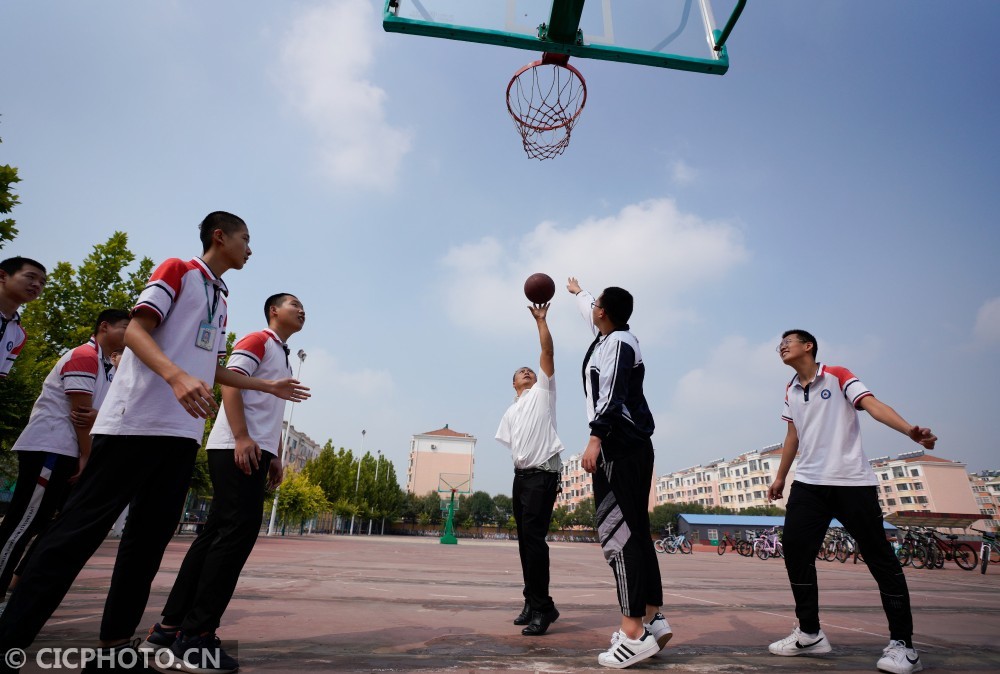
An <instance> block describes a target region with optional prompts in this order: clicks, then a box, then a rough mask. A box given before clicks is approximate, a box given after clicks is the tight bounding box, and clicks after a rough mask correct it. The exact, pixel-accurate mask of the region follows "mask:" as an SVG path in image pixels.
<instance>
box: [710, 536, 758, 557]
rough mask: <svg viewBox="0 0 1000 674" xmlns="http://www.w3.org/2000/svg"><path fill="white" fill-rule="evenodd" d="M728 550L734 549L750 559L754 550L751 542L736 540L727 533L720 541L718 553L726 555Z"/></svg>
mask: <svg viewBox="0 0 1000 674" xmlns="http://www.w3.org/2000/svg"><path fill="white" fill-rule="evenodd" d="M727 548H732V549H733V550H735V551H736V552H737V553H738V554H740V555H742V556H743V557H749V556H750V554H752V553H753V549H752V548H751V546H750V542H749V541H745V540H736V539H735V538H733V536H732V534H730V533H729V532H728V531H727V532H726V535H725V537H724V538H723V539H722V540H721V541H719V548H718V550H717V552H718V553H719V554H720V555H724V554H726V549H727Z"/></svg>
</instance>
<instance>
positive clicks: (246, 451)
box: [222, 375, 260, 475]
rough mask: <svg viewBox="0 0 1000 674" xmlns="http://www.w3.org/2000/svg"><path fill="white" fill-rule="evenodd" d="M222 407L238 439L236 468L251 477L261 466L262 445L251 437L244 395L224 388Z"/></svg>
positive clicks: (235, 459) (233, 389)
mask: <svg viewBox="0 0 1000 674" xmlns="http://www.w3.org/2000/svg"><path fill="white" fill-rule="evenodd" d="M240 376H245V375H240ZM222 405H223V410H224V411H225V413H226V420H227V421H229V428H230V430H232V432H233V437H234V438H235V439H236V448H235V449H234V450H233V461H235V462H236V467H237V468H239V469H240V470H241V471H243V474H244V475H249V474H250V473H251V472H252V471H253V470H256V469H257V467H258V466H259V465H260V445H258V444H257V441H256V440H254V439H253V438H251V437H250V431H249V430H248V429H247V417H246V410H245V409H244V407H243V394H242V393H240V391H239V389H235V388H232V387H231V386H223V387H222Z"/></svg>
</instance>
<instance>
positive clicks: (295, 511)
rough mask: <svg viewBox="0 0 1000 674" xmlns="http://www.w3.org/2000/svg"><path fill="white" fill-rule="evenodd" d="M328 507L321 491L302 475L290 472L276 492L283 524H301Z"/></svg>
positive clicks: (286, 474)
mask: <svg viewBox="0 0 1000 674" xmlns="http://www.w3.org/2000/svg"><path fill="white" fill-rule="evenodd" d="M329 507H330V504H329V502H328V501H327V500H326V496H325V495H324V494H323V489H322V488H321V487H320V486H319V485H318V484H313V483H312V482H310V481H309V478H307V477H306V476H305V475H303V474H302V473H300V472H298V471H295V470H290V471H288V472H287V473H285V479H284V481H283V482H282V483H281V489H279V490H278V515H279V517H281V521H282V522H284V523H285V524H301V523H302V522H305V521H306V520H308V519H311V518H313V517H315V516H316V515H318V514H319V513H320V512H322V511H323V510H326V509H328V508H329Z"/></svg>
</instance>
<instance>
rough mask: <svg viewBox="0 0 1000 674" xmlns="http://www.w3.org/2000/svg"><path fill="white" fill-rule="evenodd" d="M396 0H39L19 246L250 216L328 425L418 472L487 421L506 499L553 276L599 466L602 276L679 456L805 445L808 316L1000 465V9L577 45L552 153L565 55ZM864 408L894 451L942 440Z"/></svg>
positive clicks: (233, 281)
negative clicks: (390, 0) (489, 36)
mask: <svg viewBox="0 0 1000 674" xmlns="http://www.w3.org/2000/svg"><path fill="white" fill-rule="evenodd" d="M381 5H382V3H381V2H380V1H379V0H325V1H319V0H316V1H311V2H294V3H293V2H289V3H271V2H261V1H255V2H246V1H244V2H236V1H235V0H230V1H217V2H211V3H204V2H193V1H188V2H180V1H175V2H158V3H135V2H125V1H123V0H119V1H115V2H104V3H96V4H95V3H71V2H50V3H38V2H28V1H27V0H11V1H9V2H5V3H4V4H3V8H2V9H0V60H2V62H3V63H4V64H5V67H4V74H3V77H2V80H0V115H2V116H0V138H2V139H3V141H4V142H3V145H0V163H10V164H12V165H14V166H17V167H18V168H19V171H20V175H21V178H22V180H23V181H22V182H21V183H20V184H19V186H18V193H19V195H20V198H21V201H22V204H21V205H20V206H18V207H17V208H16V209H15V211H14V216H15V217H16V219H17V222H18V226H19V228H20V230H21V234H20V236H19V237H18V238H17V240H15V241H14V242H13V243H12V244H9V245H8V246H7V248H6V249H5V250H4V253H5V254H11V255H13V254H23V255H27V256H30V257H35V258H38V259H40V260H43V261H45V262H48V263H52V264H54V263H55V262H56V261H59V260H69V261H71V262H74V263H77V262H79V261H80V260H81V259H82V258H83V256H84V255H86V253H87V252H88V251H89V250H90V248H91V247H92V246H93V245H94V244H95V243H97V242H100V241H103V240H105V239H106V238H107V236H108V235H109V234H110V233H111V232H112V231H114V230H124V231H127V232H128V233H129V236H130V244H131V247H132V249H133V250H135V251H136V252H137V253H138V254H140V255H148V256H150V257H152V258H154V260H157V261H159V260H161V259H163V258H165V257H173V256H176V257H185V258H186V257H191V256H193V255H195V254H197V253H198V252H199V247H198V242H197V238H196V237H197V231H196V229H195V227H196V225H197V223H198V222H199V220H200V219H201V218H202V217H203V216H204V215H205V214H206V213H207V212H209V211H211V210H216V209H225V210H230V211H232V212H235V213H237V214H239V215H241V216H242V217H244V218H245V219H246V220H247V222H248V223H249V225H250V230H251V237H252V238H251V246H252V248H253V249H254V251H255V252H254V255H253V257H252V259H251V260H250V263H249V264H248V265H247V267H246V268H245V269H244V270H243V271H241V272H236V273H230V274H229V275H228V276H227V278H226V280H227V282H228V283H229V285H230V288H231V290H232V295H231V301H230V325H231V326H232V329H233V330H235V331H236V332H238V333H244V332H248V331H251V330H255V329H258V328H259V327H261V321H262V318H261V305H262V304H263V300H264V298H265V297H266V296H267V295H269V294H271V293H273V292H277V291H287V292H293V293H296V294H297V295H298V296H299V297H300V298H301V299H302V300H303V302H304V304H305V306H306V309H307V312H308V319H307V324H306V328H305V330H304V331H303V332H302V333H300V334H299V335H297V336H296V337H295V338H293V340H292V346H293V348H303V349H305V351H306V352H307V353H308V354H309V355H308V358H307V360H306V362H305V364H304V366H303V368H302V379H303V381H305V382H306V383H308V384H309V385H310V386H312V387H313V391H314V396H313V398H312V400H310V401H308V402H307V403H304V404H302V405H301V406H300V407H298V408H297V409H296V411H295V417H294V424H295V426H296V427H298V428H301V429H302V430H304V431H305V432H307V433H309V434H310V435H311V436H312V437H313V438H315V439H317V440H319V441H320V442H323V441H325V440H326V439H327V438H331V439H333V441H334V443H335V445H336V446H338V447H339V446H346V447H355V448H358V447H359V446H360V444H361V431H362V429H365V430H367V436H366V438H367V439H366V449H368V450H372V451H374V450H376V449H381V450H382V451H383V452H384V453H385V455H386V456H387V457H389V458H390V459H392V460H393V461H394V462H395V463H396V471H397V474H398V475H400V478H401V479H405V472H406V459H407V453H408V449H409V440H410V436H411V435H412V434H414V433H421V432H426V431H430V430H433V429H437V428H440V427H442V426H444V425H445V424H450V427H451V428H453V429H455V430H458V431H461V432H467V433H472V434H473V435H475V436H476V437H477V438H479V442H478V445H477V450H476V452H477V456H476V466H477V474H476V479H475V488H477V489H485V490H486V491H489V492H490V493H509V490H510V477H511V473H512V470H511V465H510V458H509V455H508V454H506V452H505V450H504V449H503V448H502V446H500V445H499V444H498V443H496V442H495V441H494V440H493V434H494V432H495V431H496V426H497V423H498V422H499V419H500V417H501V415H502V414H503V411H504V409H505V408H506V406H507V405H508V404H509V403H510V402H511V400H512V397H513V393H512V389H511V388H510V378H511V374H512V372H513V370H514V369H516V368H517V367H519V366H521V365H524V364H528V365H535V364H537V337H536V334H535V330H534V323H533V321H532V319H531V317H530V315H529V314H528V311H527V309H525V306H526V301H525V300H524V298H523V295H522V294H521V284H522V283H523V280H524V278H525V277H527V276H528V275H529V274H530V273H533V272H536V271H544V272H546V273H548V274H549V275H551V276H552V277H553V278H555V279H556V281H557V288H558V289H559V293H558V294H557V295H556V298H555V300H554V302H553V307H552V309H551V311H550V324H551V327H552V331H553V334H554V335H555V341H556V369H557V381H558V383H559V395H560V397H559V406H558V410H559V428H560V435H561V436H562V438H563V441H564V443H565V444H566V447H567V455H569V454H575V453H577V452H579V451H580V450H582V449H583V447H584V444H585V441H586V437H587V426H586V419H585V413H584V401H583V397H582V392H581V388H580V384H579V367H580V360H581V358H582V356H583V353H584V351H585V349H586V346H587V343H588V341H589V339H588V333H587V332H586V330H585V328H584V326H583V324H582V321H581V320H580V319H579V317H578V316H577V314H576V312H575V306H574V303H573V302H572V301H571V300H572V298H571V297H570V296H569V295H568V294H566V293H565V291H564V289H563V288H564V280H565V278H566V277H567V276H569V275H575V276H577V277H579V279H580V281H581V283H582V284H583V285H584V287H586V288H588V289H590V290H592V291H594V292H595V293H596V292H599V291H600V290H601V289H602V288H603V287H605V286H609V285H619V286H623V287H625V288H628V289H630V290H631V291H632V292H633V293H634V295H635V297H636V310H635V314H634V316H633V320H632V321H631V324H632V328H633V331H634V332H635V333H636V334H637V335H638V337H639V339H640V341H641V344H642V349H643V353H644V357H645V360H646V363H647V379H646V381H647V390H646V394H647V398H648V400H649V402H650V406H651V407H652V409H653V412H654V415H655V418H656V422H657V432H656V435H655V437H654V442H655V445H656V449H657V466H656V469H657V472H658V473H664V472H667V471H671V470H676V469H680V468H683V467H686V466H690V465H693V464H696V463H699V462H703V461H708V460H712V459H715V458H719V457H732V456H735V455H737V454H739V453H742V452H745V451H748V450H752V449H756V448H761V447H763V446H765V445H769V444H772V443H776V442H780V441H781V439H782V438H783V436H784V428H783V423H782V422H781V421H780V419H779V414H780V411H781V401H782V395H783V391H784V384H785V382H786V381H787V380H788V379H789V378H790V376H791V370H789V369H788V368H786V367H785V366H783V365H782V364H781V362H780V360H779V359H778V357H777V355H776V354H775V353H774V346H775V344H776V343H777V341H778V339H779V336H780V333H781V332H782V330H784V329H787V328H790V327H801V328H805V329H808V330H811V331H812V332H813V333H814V334H816V335H817V337H818V339H819V341H820V352H819V353H820V358H821V360H826V361H827V362H830V363H833V364H838V365H845V366H847V367H849V368H851V369H852V370H854V372H855V373H856V374H857V375H858V376H859V377H860V378H861V379H862V381H864V382H865V383H866V384H867V385H868V386H869V387H870V388H871V389H872V390H873V391H874V392H875V394H876V396H878V397H879V398H881V399H882V400H884V401H885V402H887V403H889V404H890V405H892V406H894V407H895V408H896V409H897V410H898V411H899V412H900V413H901V414H902V415H903V416H904V418H906V419H908V420H909V421H911V422H913V423H918V424H921V425H926V426H930V427H931V428H932V429H933V430H934V431H935V432H936V433H937V434H938V435H939V436H940V438H941V440H940V443H939V445H938V449H937V451H938V453H939V454H940V455H941V456H943V457H946V458H951V459H957V460H961V461H964V462H967V463H968V467H969V469H970V470H981V469H984V468H1000V465H998V464H1000V460H998V459H997V456H998V451H997V449H998V448H997V442H996V439H995V438H996V434H995V432H994V431H993V429H992V418H993V417H995V416H996V410H997V402H996V393H995V391H994V389H995V388H996V380H997V375H998V374H1000V368H998V365H997V362H998V356H1000V273H998V272H997V267H996V258H997V254H998V253H1000V233H998V232H1000V228H998V226H997V224H998V223H997V216H996V211H995V201H996V198H995V192H996V189H997V185H998V184H1000V181H998V173H1000V172H998V170H997V168H996V161H995V157H996V156H997V154H998V151H1000V142H998V139H1000V132H998V130H997V125H996V121H995V120H996V119H997V118H998V116H1000V110H998V108H1000V106H998V102H997V82H998V81H1000V62H998V59H997V58H996V56H995V55H992V54H991V52H990V50H989V49H988V48H987V47H985V46H984V45H988V44H989V41H990V40H989V38H990V35H991V33H992V31H993V30H994V28H995V26H996V25H997V24H998V20H1000V5H998V4H997V3H995V2H989V1H987V0H979V1H968V2H964V3H961V4H960V6H959V5H955V6H953V5H952V4H941V3H933V2H916V3H907V4H906V5H905V6H904V5H902V4H899V3H870V2H861V1H860V0H857V1H844V2H820V3H804V2H800V1H798V0H771V1H769V2H751V3H749V6H748V7H747V9H746V11H745V12H744V15H743V18H742V19H741V21H740V23H739V25H738V26H737V28H736V30H735V31H734V33H733V35H732V37H731V38H730V41H729V53H730V58H731V61H732V66H731V68H730V71H729V73H728V74H727V75H725V76H724V77H717V76H706V75H695V74H691V73H681V72H676V71H670V70H663V69H659V68H651V67H642V66H630V65H622V64H615V63H605V62H596V61H585V60H574V61H573V63H574V64H575V65H576V66H577V67H578V68H580V69H581V70H582V72H583V73H584V75H585V76H586V78H587V85H588V89H589V99H588V102H587V107H586V109H585V110H584V113H583V117H582V119H581V121H580V122H579V123H578V125H577V127H576V130H575V131H574V134H573V140H572V144H571V145H570V147H569V149H568V150H567V152H566V154H565V155H563V156H562V157H560V158H557V159H555V160H552V161H547V162H538V161H534V160H529V159H527V158H526V157H525V156H524V154H523V151H522V150H521V147H520V142H519V138H518V136H517V135H516V133H515V131H514V128H513V125H512V123H511V121H510V119H509V118H508V116H507V112H506V108H505V104H504V90H505V88H506V85H507V82H508V80H509V78H510V76H511V75H512V74H513V73H514V72H515V70H517V68H519V67H520V66H521V65H523V64H524V63H527V62H528V61H530V60H532V59H533V58H535V56H534V55H533V54H532V53H530V52H524V51H517V50H510V49H503V48H499V47H492V46H485V45H473V44H465V43H458V42H451V41H444V40H433V39H428V38H418V37H412V36H406V35H396V34H392V35H390V34H386V33H384V32H383V31H382V29H381ZM730 5H731V3H725V6H726V7H728V6H730ZM715 7H716V15H717V19H719V21H720V22H721V21H723V20H724V19H723V18H721V17H722V16H723V15H724V14H725V13H726V12H724V11H723V9H722V7H723V3H722V2H721V1H720V0H716V2H715ZM904 10H905V11H904ZM863 424H864V425H863V428H864V432H865V435H866V449H867V452H868V454H869V456H881V455H886V454H896V453H899V452H903V451H910V450H912V449H916V448H917V446H916V445H914V444H913V443H912V442H910V441H909V440H907V439H906V438H905V437H903V436H902V435H899V434H897V433H895V432H893V431H889V430H887V429H883V428H879V427H878V425H877V424H875V423H873V422H871V420H869V419H866V420H865V421H864V422H863Z"/></svg>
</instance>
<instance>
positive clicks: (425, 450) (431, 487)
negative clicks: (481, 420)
mask: <svg viewBox="0 0 1000 674" xmlns="http://www.w3.org/2000/svg"><path fill="white" fill-rule="evenodd" d="M475 449H476V437H475V436H474V435H470V434H469V433H460V432H458V431H454V430H452V429H450V428H448V424H445V425H444V428H439V429H437V430H436V431H428V432H426V433H418V434H417V435H414V436H412V438H411V439H410V462H409V465H408V466H407V468H406V491H408V492H410V493H411V494H416V495H417V496H423V495H425V494H426V493H427V492H430V491H438V488H439V486H440V485H441V484H442V482H441V480H442V476H444V479H445V480H446V481H447V483H448V484H450V485H452V486H458V485H459V483H463V486H462V487H461V489H462V490H463V491H465V490H468V491H469V492H471V491H472V477H473V472H474V468H475ZM463 476H464V477H463ZM466 477H467V478H468V482H464V480H465V478H466Z"/></svg>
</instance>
